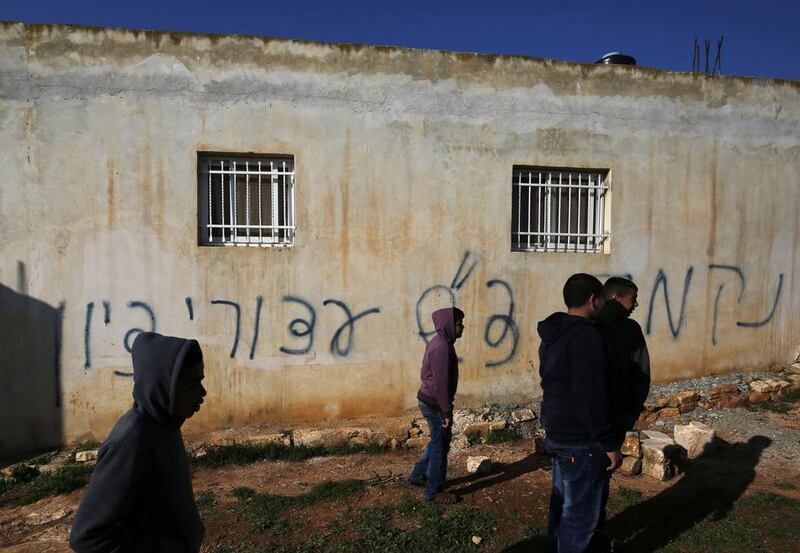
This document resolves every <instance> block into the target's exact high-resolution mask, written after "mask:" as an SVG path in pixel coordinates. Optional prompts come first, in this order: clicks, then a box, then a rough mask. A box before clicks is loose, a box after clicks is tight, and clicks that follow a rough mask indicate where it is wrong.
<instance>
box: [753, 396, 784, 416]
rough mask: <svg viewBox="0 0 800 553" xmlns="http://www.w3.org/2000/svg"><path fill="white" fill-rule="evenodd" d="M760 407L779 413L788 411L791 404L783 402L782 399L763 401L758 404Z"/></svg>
mask: <svg viewBox="0 0 800 553" xmlns="http://www.w3.org/2000/svg"><path fill="white" fill-rule="evenodd" d="M758 406H759V408H760V409H763V410H764V411H771V412H773V413H780V414H781V415H783V414H785V413H788V412H789V410H790V409H791V406H790V405H789V404H788V403H784V402H782V401H780V400H779V401H764V402H762V403H759V404H758Z"/></svg>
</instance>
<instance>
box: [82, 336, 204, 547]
mask: <svg viewBox="0 0 800 553" xmlns="http://www.w3.org/2000/svg"><path fill="white" fill-rule="evenodd" d="M199 347H200V346H199V345H198V343H197V342H196V341H195V340H185V339H183V338H173V337H169V336H161V335H159V334H155V333H153V332H144V333H142V334H139V336H137V337H136V340H135V341H134V343H133V349H132V354H131V356H132V358H133V374H134V377H133V378H134V385H133V399H134V404H133V407H132V408H131V410H130V411H128V412H127V413H125V414H124V415H123V416H122V418H120V419H119V421H117V424H116V425H115V426H114V428H113V429H112V430H111V433H110V434H109V435H108V438H106V441H105V442H103V444H102V445H101V446H100V451H99V454H98V457H97V466H96V467H95V470H94V473H93V474H92V479H91V481H90V483H89V487H88V489H87V490H86V492H85V493H84V495H83V499H82V501H81V505H80V507H79V509H78V514H77V515H76V516H75V521H74V522H73V525H72V531H71V533H70V538H69V544H70V547H72V548H73V549H74V550H75V551H77V552H78V553H100V552H103V553H106V552H119V553H122V552H137V553H139V552H142V553H145V552H159V553H160V552H165V553H166V552H170V553H173V552H174V553H196V552H197V551H199V549H200V543H201V541H202V539H203V533H204V528H203V523H202V521H201V520H200V515H199V514H198V512H197V506H196V505H195V502H194V494H193V493H192V481H191V474H190V470H189V460H188V457H187V456H186V450H185V449H184V447H183V437H182V435H181V425H182V424H183V420H182V419H177V418H175V416H174V415H173V414H172V413H173V412H174V408H175V387H176V384H177V381H178V375H179V374H180V371H181V368H182V367H183V364H184V359H186V356H187V354H188V353H189V352H190V350H192V349H193V348H198V349H199Z"/></svg>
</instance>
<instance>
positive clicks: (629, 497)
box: [608, 486, 642, 513]
mask: <svg viewBox="0 0 800 553" xmlns="http://www.w3.org/2000/svg"><path fill="white" fill-rule="evenodd" d="M641 499H642V492H640V491H639V490H634V489H632V488H626V487H625V486H620V487H619V488H618V489H617V492H616V493H614V494H611V495H610V497H609V500H608V509H609V511H611V512H615V513H616V512H620V511H622V510H624V509H627V508H628V507H631V506H632V505H635V504H636V503H638V502H639V501H640V500H641Z"/></svg>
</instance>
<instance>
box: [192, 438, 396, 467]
mask: <svg viewBox="0 0 800 553" xmlns="http://www.w3.org/2000/svg"><path fill="white" fill-rule="evenodd" d="M386 451H388V448H387V447H386V446H384V445H380V444H363V445H362V444H357V445H356V444H342V445H338V446H330V447H328V446H305V445H294V446H291V445H284V444H282V443H269V444H233V445H224V446H217V447H211V448H209V449H208V451H207V453H206V454H205V455H204V456H202V457H198V458H195V459H193V460H192V462H193V463H194V464H196V465H201V466H206V467H211V468H218V467H223V466H227V465H248V464H250V463H255V462H257V461H305V460H306V459H311V458H312V457H322V456H325V455H353V454H356V453H366V454H369V455H375V454H378V453H384V452H386Z"/></svg>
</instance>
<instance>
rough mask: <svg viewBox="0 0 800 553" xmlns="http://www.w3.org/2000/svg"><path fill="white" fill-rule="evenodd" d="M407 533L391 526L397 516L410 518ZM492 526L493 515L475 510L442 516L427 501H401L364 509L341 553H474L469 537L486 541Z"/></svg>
mask: <svg viewBox="0 0 800 553" xmlns="http://www.w3.org/2000/svg"><path fill="white" fill-rule="evenodd" d="M414 515H416V517H415V518H416V519H417V520H416V521H415V523H416V524H414V525H412V527H411V529H409V530H402V529H400V528H398V527H397V526H395V524H393V522H394V519H395V517H397V516H414ZM494 523H495V518H494V516H493V515H491V514H489V513H486V512H484V511H480V510H479V509H477V508H475V507H471V506H470V507H462V508H457V509H453V510H451V511H450V512H449V513H448V514H446V515H444V514H442V513H441V512H440V511H439V509H438V508H437V507H436V505H434V504H432V503H429V502H427V501H414V500H405V501H403V502H401V503H400V504H398V505H389V506H384V507H379V508H376V509H366V510H363V511H362V512H361V514H360V515H359V516H358V517H357V518H356V520H355V522H354V523H353V529H354V530H355V531H356V532H357V534H358V535H357V536H354V537H353V540H352V541H351V542H350V543H348V544H345V545H346V547H345V548H344V551H370V552H374V553H390V552H394V551H426V552H431V553H435V552H440V553H460V552H467V551H474V550H475V545H474V544H473V543H472V541H471V538H472V536H481V537H482V538H483V539H486V538H488V537H489V536H490V535H491V533H492V526H493V525H494Z"/></svg>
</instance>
